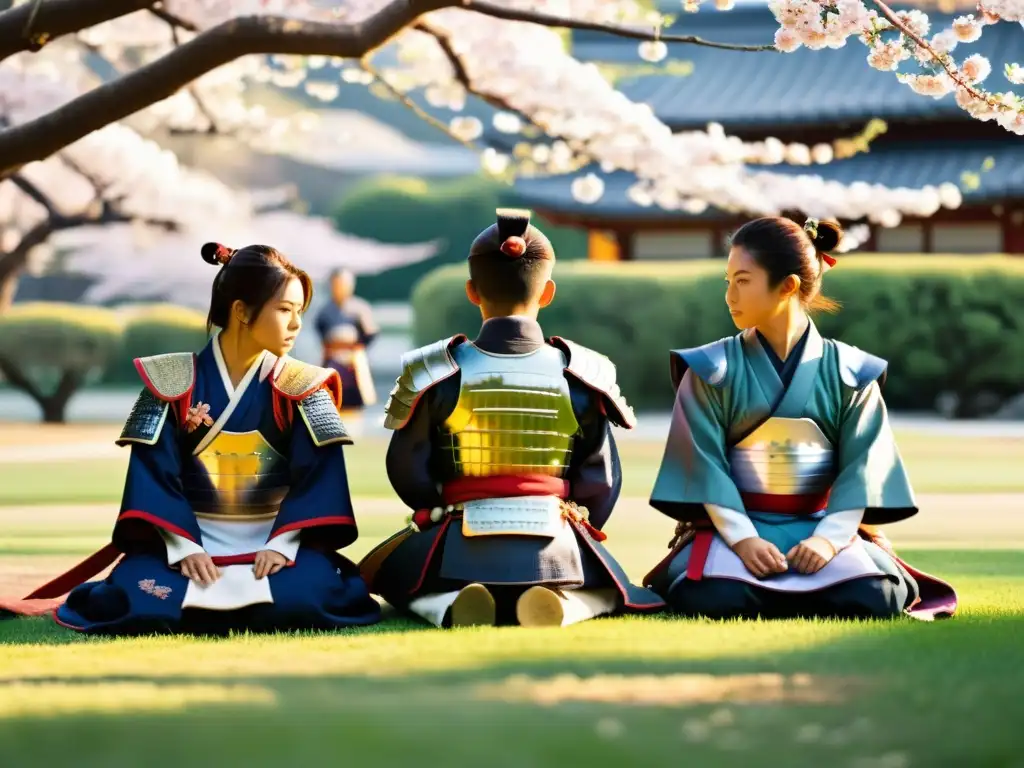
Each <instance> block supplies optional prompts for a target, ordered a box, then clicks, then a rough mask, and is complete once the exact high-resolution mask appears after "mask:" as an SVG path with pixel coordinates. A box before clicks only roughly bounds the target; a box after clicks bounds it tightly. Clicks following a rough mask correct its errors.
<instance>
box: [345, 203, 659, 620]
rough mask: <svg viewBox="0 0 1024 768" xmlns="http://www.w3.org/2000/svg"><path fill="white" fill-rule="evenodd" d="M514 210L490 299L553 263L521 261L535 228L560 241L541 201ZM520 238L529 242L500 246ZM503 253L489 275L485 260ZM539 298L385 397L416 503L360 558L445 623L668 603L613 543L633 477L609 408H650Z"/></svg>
mask: <svg viewBox="0 0 1024 768" xmlns="http://www.w3.org/2000/svg"><path fill="white" fill-rule="evenodd" d="M514 213H515V212H512V213H509V214H506V215H504V216H503V215H502V214H501V212H499V223H498V225H497V226H496V227H495V226H492V227H490V228H489V229H488V230H485V231H484V232H483V233H482V234H481V235H480V236H479V237H478V238H477V241H476V242H475V243H474V246H473V249H472V250H471V274H472V275H473V282H474V283H476V289H479V290H480V295H481V296H484V297H485V298H484V301H485V302H486V301H487V299H486V296H488V295H490V294H489V293H485V291H486V289H487V287H488V285H493V283H494V282H496V281H497V279H498V276H501V281H502V282H503V283H504V284H506V285H507V284H508V283H514V282H515V280H516V279H518V278H517V276H522V275H523V274H534V275H535V276H536V275H538V274H540V275H543V274H545V273H544V269H545V266H544V265H543V263H541V264H534V265H533V266H530V265H529V264H523V265H522V269H523V271H517V270H518V269H519V267H517V266H516V262H515V261H514V260H515V259H520V257H521V256H523V251H524V249H525V247H526V245H527V244H529V246H530V247H531V248H532V250H528V251H526V255H525V256H524V257H523V258H522V259H521V261H522V260H523V259H529V258H531V254H534V255H533V256H532V258H533V259H535V260H537V261H539V262H543V261H544V260H553V257H554V254H553V251H552V250H551V246H550V243H548V241H547V238H545V237H544V236H543V234H542V233H540V231H539V230H537V229H536V228H535V227H532V226H529V218H528V214H526V213H525V212H519V213H520V215H519V217H518V218H517V217H516V216H515V215H514ZM507 239H511V240H513V241H515V243H517V244H518V248H517V247H515V244H514V245H513V246H511V247H510V246H507V245H506V247H505V248H503V249H501V250H500V251H499V246H501V245H503V244H504V243H506V241H507ZM524 240H525V241H526V242H525V243H524ZM509 253H510V254H511V255H507V254H509ZM474 259H479V260H480V261H478V262H476V263H475V264H474V261H473V260H474ZM501 260H505V262H503V265H499V266H498V267H497V268H496V273H495V274H491V273H490V272H488V273H487V274H488V275H490V277H492V278H495V280H494V281H492V282H490V283H488V282H487V281H486V280H485V279H484V278H485V277H486V275H485V276H484V277H482V276H481V272H482V271H483V267H484V266H485V265H486V264H487V263H488V262H490V261H501ZM481 262H483V264H481ZM548 263H549V264H550V261H549V262H548ZM547 269H550V267H549V266H548V267H547ZM506 273H507V274H506ZM543 283H544V279H540V280H539V285H543ZM476 289H471V290H476ZM539 292H540V288H539V286H538V287H537V291H536V293H538V294H539ZM552 292H553V289H552ZM526 293H528V291H525V292H524V295H525V294H526ZM474 298H476V299H477V300H479V298H480V297H479V296H476V295H475V294H474ZM535 298H536V297H535ZM542 305H543V304H542ZM532 314H533V317H530V316H524V315H515V316H502V315H498V314H497V313H492V314H491V315H490V316H489V317H487V319H485V321H484V323H483V326H482V327H481V330H480V333H479V336H478V337H477V338H476V339H475V340H474V341H468V340H467V339H466V337H465V336H455V337H452V338H449V339H445V340H442V341H438V342H436V343H434V344H431V345H429V346H427V347H423V348H421V349H418V350H415V351H413V352H410V353H408V354H407V355H405V356H404V358H403V372H402V375H401V377H400V378H399V379H398V382H397V384H396V386H395V389H394V390H393V391H392V393H391V397H390V399H389V400H388V403H387V406H386V414H387V415H386V421H385V426H386V427H388V428H389V429H392V430H394V434H393V435H392V437H391V444H390V447H389V450H388V456H387V470H388V478H389V479H390V481H391V484H392V486H393V487H394V489H395V491H396V493H397V494H398V495H399V497H400V498H401V499H402V500H403V501H404V502H405V503H406V504H407V505H408V506H409V507H410V508H411V509H413V510H416V511H415V513H414V514H413V516H412V524H411V526H410V527H409V528H407V529H405V530H403V531H400V532H399V533H397V534H396V535H394V536H392V537H391V538H390V539H388V540H386V541H385V542H383V543H382V544H381V545H380V546H379V547H377V548H376V549H375V550H374V551H372V552H371V553H370V554H369V555H367V557H366V558H365V559H364V560H363V562H362V563H361V564H360V569H361V571H362V572H363V575H364V577H365V578H366V580H367V581H368V583H370V585H371V589H372V590H373V591H374V592H375V593H376V594H379V595H381V596H382V597H384V598H385V599H386V600H387V601H388V602H389V603H391V604H392V605H394V606H396V607H398V608H400V609H404V610H407V611H409V612H411V613H413V614H415V615H418V616H419V617H421V618H423V619H425V620H427V621H429V622H431V623H432V624H434V625H436V626H471V625H493V624H495V623H497V624H516V623H518V624H520V625H522V626H564V625H568V624H572V623H575V622H578V621H582V620H585V619H589V618H592V617H595V616H600V615H607V614H613V613H619V612H622V611H628V612H649V611H657V610H660V609H661V608H662V607H663V606H664V602H663V601H662V600H661V598H659V597H658V596H657V595H655V594H654V593H653V592H651V591H649V590H646V589H642V588H639V587H637V586H635V585H633V584H630V582H629V579H628V577H627V576H626V574H625V573H624V572H623V570H622V568H621V567H620V566H619V564H618V563H617V562H616V561H615V559H614V558H613V557H612V556H611V554H610V553H609V552H608V550H607V549H605V547H604V544H603V543H602V542H603V541H604V539H605V534H603V533H602V532H601V529H602V528H603V527H604V525H605V523H606V522H607V521H608V518H609V516H610V515H611V513H612V509H613V507H614V506H615V502H616V500H617V499H618V496H619V491H620V488H621V482H622V479H621V468H620V465H619V458H618V454H617V452H616V448H615V442H614V439H613V437H612V432H611V428H610V424H615V425H617V426H620V427H624V428H627V429H629V428H632V427H633V426H634V423H635V422H634V416H633V412H632V410H631V409H630V407H629V406H628V405H627V404H626V402H625V400H624V399H623V397H622V396H621V394H620V392H619V388H618V386H617V384H616V382H615V373H616V372H615V367H614V365H613V364H612V363H611V361H609V360H608V358H606V357H604V356H603V355H600V354H598V353H596V352H593V351H592V350H590V349H587V348H585V347H582V346H579V345H577V344H574V343H572V342H570V341H566V340H564V339H559V338H552V339H550V340H546V339H545V336H544V334H543V332H542V330H541V327H540V325H539V324H538V323H537V321H536V319H534V318H535V316H536V315H535V309H534V311H533V313H532Z"/></svg>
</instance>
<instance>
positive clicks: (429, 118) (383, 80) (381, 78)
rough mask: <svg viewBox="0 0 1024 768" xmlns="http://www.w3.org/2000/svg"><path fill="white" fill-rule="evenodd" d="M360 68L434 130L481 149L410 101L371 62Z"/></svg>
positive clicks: (467, 145)
mask: <svg viewBox="0 0 1024 768" xmlns="http://www.w3.org/2000/svg"><path fill="white" fill-rule="evenodd" d="M360 66H362V68H363V69H364V70H365V71H366V72H367V73H368V74H370V75H371V76H372V77H373V79H374V80H376V81H377V82H378V83H380V85H381V87H382V88H384V90H386V91H387V92H388V93H389V94H391V96H393V97H394V98H395V99H396V100H397V101H399V102H401V103H402V104H403V105H405V106H406V107H408V108H409V109H410V110H411V111H412V112H413V114H415V115H416V117H418V118H420V119H421V120H423V121H424V122H425V123H427V124H428V125H432V126H433V127H434V128H437V129H438V130H439V131H443V132H444V133H446V134H447V135H448V136H450V137H451V138H453V139H455V140H456V141H457V142H459V143H460V144H462V145H463V146H465V147H468V148H469V149H472V150H474V151H476V150H477V149H479V147H477V146H476V145H475V144H474V143H473V142H472V141H469V140H468V139H465V138H463V137H461V136H459V135H458V134H457V133H455V132H454V131H453V130H452V129H451V127H450V126H449V125H448V124H447V123H444V122H442V121H441V120H438V119H437V118H436V117H434V116H433V115H432V114H430V113H429V112H427V111H426V110H425V109H423V107H421V106H420V105H419V104H417V103H416V102H415V101H413V100H412V99H410V98H409V96H408V95H407V94H405V93H402V92H401V91H400V90H398V89H397V88H396V87H395V86H393V85H392V84H391V83H389V82H388V81H387V78H385V77H384V76H383V75H382V74H381V73H380V72H378V71H377V70H376V69H375V68H374V66H373V65H372V64H370V63H369V61H367V60H365V59H364V60H363V61H361V62H360Z"/></svg>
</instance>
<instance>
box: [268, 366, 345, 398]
mask: <svg viewBox="0 0 1024 768" xmlns="http://www.w3.org/2000/svg"><path fill="white" fill-rule="evenodd" d="M334 375H337V372H336V371H335V370H334V369H332V368H321V367H320V366H319V365H312V364H311V363H304V362H302V361H301V360H294V359H292V358H290V357H286V358H281V361H280V367H279V369H278V371H277V375H276V376H275V377H274V378H273V380H272V382H273V387H274V389H275V390H276V391H277V392H278V393H280V394H282V395H284V396H285V397H287V398H288V399H289V400H304V399H305V398H307V397H309V396H310V395H311V394H312V393H313V392H314V391H315V390H317V389H320V387H322V386H323V384H324V382H325V381H327V379H328V378H330V377H331V376H334Z"/></svg>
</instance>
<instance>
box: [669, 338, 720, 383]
mask: <svg viewBox="0 0 1024 768" xmlns="http://www.w3.org/2000/svg"><path fill="white" fill-rule="evenodd" d="M730 339H731V337H726V338H724V339H719V340H718V341H712V342H711V343H709V344H705V345H704V346H702V347H693V348H692V349H673V350H671V351H670V352H669V365H670V369H671V373H672V388H673V389H679V383H680V382H681V381H682V380H683V375H684V374H685V373H686V371H687V370H689V369H692V370H693V372H694V374H696V375H697V376H699V377H700V378H701V380H702V381H704V382H705V383H706V384H709V385H711V386H712V387H717V386H720V385H721V384H722V383H723V382H724V381H725V374H726V373H727V371H728V367H729V366H728V360H729V359H728V356H727V354H726V346H727V344H728V343H729V341H730Z"/></svg>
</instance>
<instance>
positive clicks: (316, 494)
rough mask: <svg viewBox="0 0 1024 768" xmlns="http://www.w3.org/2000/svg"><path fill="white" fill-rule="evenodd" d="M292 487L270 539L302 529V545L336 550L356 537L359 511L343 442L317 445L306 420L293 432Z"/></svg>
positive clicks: (278, 514) (275, 522) (297, 425)
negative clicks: (354, 500) (353, 504)
mask: <svg viewBox="0 0 1024 768" xmlns="http://www.w3.org/2000/svg"><path fill="white" fill-rule="evenodd" d="M290 456H291V458H290V462H291V487H290V489H289V490H288V495H287V496H285V498H284V500H283V501H282V502H281V509H280V510H279V511H278V513H277V519H276V520H275V521H274V528H273V529H272V530H271V532H270V535H269V536H268V541H272V540H273V539H274V538H276V537H278V536H280V535H282V534H285V533H289V532H291V531H301V532H302V537H301V540H302V543H303V544H306V545H314V546H316V547H317V548H318V549H326V550H328V551H334V550H338V549H341V548H342V547H347V546H348V545H349V544H351V543H352V542H353V541H355V540H356V539H357V538H358V536H359V532H358V529H357V528H356V519H355V512H354V511H353V509H352V496H351V492H350V490H349V485H348V472H347V471H346V468H345V454H344V448H343V445H342V443H341V442H330V443H327V444H324V445H320V446H318V445H316V444H315V443H314V442H313V437H312V436H311V434H310V431H309V430H308V429H306V428H304V427H303V425H302V424H301V423H297V424H295V426H294V427H293V428H292V430H291V454H290Z"/></svg>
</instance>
